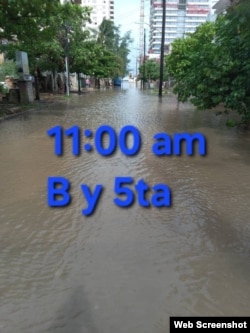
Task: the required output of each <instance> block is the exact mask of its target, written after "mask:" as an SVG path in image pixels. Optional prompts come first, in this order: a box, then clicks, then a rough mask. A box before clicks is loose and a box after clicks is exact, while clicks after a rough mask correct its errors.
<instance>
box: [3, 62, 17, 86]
mask: <svg viewBox="0 0 250 333" xmlns="http://www.w3.org/2000/svg"><path fill="white" fill-rule="evenodd" d="M7 75H8V76H11V77H13V78H18V74H17V66H16V64H15V63H14V62H13V61H5V62H4V63H3V64H1V65H0V81H4V80H5V77H6V76H7Z"/></svg>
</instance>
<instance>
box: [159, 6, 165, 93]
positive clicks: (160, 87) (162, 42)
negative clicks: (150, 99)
mask: <svg viewBox="0 0 250 333" xmlns="http://www.w3.org/2000/svg"><path fill="white" fill-rule="evenodd" d="M162 6H163V8H162V30H161V55H160V82H159V97H162V84H163V69H164V44H165V24H166V0H163V1H162Z"/></svg>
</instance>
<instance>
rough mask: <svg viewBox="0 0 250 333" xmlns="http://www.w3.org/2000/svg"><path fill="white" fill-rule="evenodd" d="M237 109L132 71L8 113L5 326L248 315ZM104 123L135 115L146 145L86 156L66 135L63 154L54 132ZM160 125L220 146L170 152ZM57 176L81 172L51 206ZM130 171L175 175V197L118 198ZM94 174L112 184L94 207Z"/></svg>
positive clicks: (162, 328)
mask: <svg viewBox="0 0 250 333" xmlns="http://www.w3.org/2000/svg"><path fill="white" fill-rule="evenodd" d="M225 117H226V116H216V115H215V112H212V111H210V112H198V111H195V110H194V108H193V107H192V106H191V105H189V104H181V105H179V107H178V108H177V104H176V99H175V98H174V97H173V96H169V97H164V98H163V99H162V101H159V100H158V97H157V95H154V94H153V93H151V92H148V91H146V92H142V91H140V90H137V89H136V88H135V87H134V86H132V85H131V86H129V85H127V86H126V85H125V86H124V87H123V88H122V89H114V90H112V89H109V90H103V91H99V92H93V93H88V94H84V95H81V96H78V95H73V96H72V98H70V99H69V100H67V101H64V102H61V103H55V104H51V106H50V107H48V108H45V109H42V110H39V111H32V112H27V113H25V114H23V115H19V116H17V117H15V118H12V119H10V120H6V121H4V122H1V123H0V175H1V176H0V177H1V181H0V332H4V333H14V332H18V333H31V332H32V333H33V332H39V333H40V332H44V333H45V332H60V333H71V332H74V333H78V332H84V333H85V332H87V333H99V332H100V333H128V332H129V333H152V332H155V333H163V332H164V333H166V332H169V317H170V316H230V315H232V316H244V315H245V316H247V315H249V309H250V242H249V239H250V172H249V170H250V169H249V165H250V154H249V147H250V133H249V132H247V131H245V130H244V129H239V128H227V127H226V126H225V122H226V118H225ZM103 124H107V125H109V126H111V127H112V128H113V129H114V130H115V131H116V132H117V133H119V131H120V130H121V129H122V128H123V127H124V126H127V125H133V126H135V127H136V128H137V129H138V131H139V132H140V134H141V138H142V142H141V149H140V151H139V152H138V154H136V155H135V156H132V157H130V156H125V155H124V154H122V152H121V151H120V149H117V151H116V152H115V153H113V154H112V155H110V156H106V157H105V156H101V155H100V154H98V153H97V152H96V150H95V149H94V151H92V152H91V153H87V152H85V151H84V150H83V151H82V153H81V155H80V156H73V155H72V154H71V143H72V139H71V138H65V141H64V148H65V149H64V154H63V156H61V157H58V156H56V155H55V154H54V139H53V138H50V137H48V135H47V134H46V132H47V130H48V129H50V128H52V127H54V126H56V125H61V126H62V127H63V128H64V129H68V128H70V127H72V126H74V125H78V126H79V127H80V128H81V129H82V130H84V129H87V128H88V129H91V130H92V131H93V132H94V133H95V132H96V130H97V129H98V128H99V127H100V126H101V125H103ZM160 132H164V133H168V134H169V135H171V136H172V134H173V133H175V132H179V133H183V132H187V133H194V132H199V133H202V134H203V135H204V136H205V137H206V139H207V155H206V156H199V155H198V154H195V155H194V156H192V157H190V156H186V154H182V155H181V156H162V157H157V156H155V155H154V154H153V153H152V150H151V147H152V145H153V143H154V139H153V136H154V134H156V133H160ZM129 140H130V142H128V145H129V144H130V145H131V144H132V137H131V136H129V137H128V141H129ZM82 141H83V142H82V144H85V143H91V144H93V143H94V140H93V138H84V136H82ZM102 141H103V143H102V144H103V147H104V148H105V149H106V147H108V144H109V142H108V141H109V140H108V137H107V135H104V136H103V137H102ZM118 148H119V147H118ZM52 176H60V177H64V178H66V179H68V181H69V182H70V184H71V188H70V191H71V192H70V193H71V195H72V200H71V203H70V205H68V206H67V207H64V208H51V207H48V204H47V196H48V190H47V181H48V177H52ZM118 177H132V178H133V180H134V185H135V184H136V183H137V182H138V181H139V180H140V179H144V181H145V183H147V184H148V186H149V187H150V188H151V187H152V186H153V185H155V184H158V183H162V184H166V185H168V186H169V188H170V189H171V193H172V206H171V207H163V208H157V207H154V206H153V205H151V206H150V207H149V208H145V207H141V206H140V205H139V204H138V200H137V197H136V200H135V202H134V204H133V205H131V207H127V208H121V207H118V206H117V205H116V204H115V203H114V201H113V200H114V199H115V198H116V197H117V195H116V194H115V192H114V183H115V180H116V179H117V178H118ZM81 184H86V185H88V186H89V187H90V188H91V190H92V191H93V189H94V188H95V186H96V185H97V184H101V185H102V186H103V191H102V193H101V196H100V200H99V201H98V203H97V205H96V209H95V212H94V213H93V214H92V215H90V216H84V215H82V210H83V209H84V208H86V204H87V203H86V199H85V198H84V196H83V194H82V192H81V188H80V185H81ZM134 185H131V186H130V188H131V189H133V190H134ZM153 193H154V191H152V190H150V191H148V193H147V195H146V198H147V200H150V199H151V197H152V195H153ZM121 198H122V197H121Z"/></svg>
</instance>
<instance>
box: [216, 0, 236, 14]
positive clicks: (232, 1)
mask: <svg viewBox="0 0 250 333" xmlns="http://www.w3.org/2000/svg"><path fill="white" fill-rule="evenodd" d="M238 2H239V0H218V1H216V4H215V5H214V6H213V8H214V9H215V14H216V15H219V14H221V13H223V12H224V11H226V10H227V8H229V7H231V6H233V5H236V4H237V3H238Z"/></svg>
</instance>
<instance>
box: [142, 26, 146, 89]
mask: <svg viewBox="0 0 250 333" xmlns="http://www.w3.org/2000/svg"><path fill="white" fill-rule="evenodd" d="M145 62H146V29H144V47H143V89H144V88H145V76H146V68H145Z"/></svg>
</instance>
